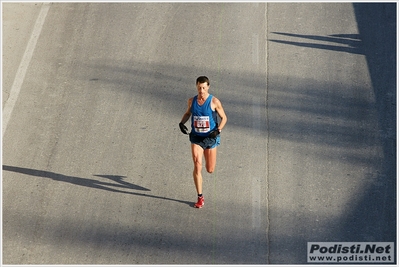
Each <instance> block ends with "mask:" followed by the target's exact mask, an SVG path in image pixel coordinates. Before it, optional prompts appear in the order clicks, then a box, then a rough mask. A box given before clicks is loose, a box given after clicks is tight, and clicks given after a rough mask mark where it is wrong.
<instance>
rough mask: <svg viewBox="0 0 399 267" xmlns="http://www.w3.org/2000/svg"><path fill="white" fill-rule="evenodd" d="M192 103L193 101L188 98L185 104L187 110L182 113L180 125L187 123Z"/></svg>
mask: <svg viewBox="0 0 399 267" xmlns="http://www.w3.org/2000/svg"><path fill="white" fill-rule="evenodd" d="M192 102H193V99H192V98H190V99H189V100H188V102H187V110H186V112H185V113H184V115H183V118H182V119H181V121H180V122H181V123H183V124H185V123H186V122H187V121H188V119H190V116H191V103H192Z"/></svg>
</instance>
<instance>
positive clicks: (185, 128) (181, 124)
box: [179, 122, 188, 134]
mask: <svg viewBox="0 0 399 267" xmlns="http://www.w3.org/2000/svg"><path fill="white" fill-rule="evenodd" d="M179 127H180V131H181V132H182V133H184V134H188V129H187V127H186V125H184V124H183V123H181V122H180V123H179Z"/></svg>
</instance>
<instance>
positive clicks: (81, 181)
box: [3, 165, 193, 205]
mask: <svg viewBox="0 0 399 267" xmlns="http://www.w3.org/2000/svg"><path fill="white" fill-rule="evenodd" d="M3 170H4V171H10V172H16V173H22V174H26V175H30V176H36V177H42V178H51V179H53V180H54V181H60V182H66V183H71V184H74V185H80V186H85V187H90V188H96V189H102V190H106V191H110V192H115V193H124V194H131V195H135V196H143V197H150V198H157V199H164V200H170V201H176V202H180V203H184V204H187V205H193V203H192V202H189V201H183V200H178V199H173V198H167V197H161V196H154V195H147V194H143V193H136V192H127V191H122V190H118V189H115V188H112V187H116V188H122V189H134V190H141V191H151V190H150V189H148V188H145V187H142V186H138V185H135V184H132V183H129V182H126V181H123V178H125V177H126V176H120V175H98V174H96V175H94V176H97V177H102V178H107V179H110V180H112V181H115V182H117V183H108V182H101V181H98V180H94V179H88V178H81V177H75V176H68V175H63V174H59V173H55V172H49V171H43V170H36V169H29V168H22V167H15V166H8V165H3Z"/></svg>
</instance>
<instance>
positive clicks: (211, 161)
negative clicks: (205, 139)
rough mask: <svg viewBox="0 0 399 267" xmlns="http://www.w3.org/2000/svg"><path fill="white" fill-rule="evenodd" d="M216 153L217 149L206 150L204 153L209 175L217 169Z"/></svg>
mask: <svg viewBox="0 0 399 267" xmlns="http://www.w3.org/2000/svg"><path fill="white" fill-rule="evenodd" d="M216 151H217V148H216V147H214V148H211V149H205V151H204V156H205V161H206V171H207V172H209V173H213V172H214V170H215V167H216Z"/></svg>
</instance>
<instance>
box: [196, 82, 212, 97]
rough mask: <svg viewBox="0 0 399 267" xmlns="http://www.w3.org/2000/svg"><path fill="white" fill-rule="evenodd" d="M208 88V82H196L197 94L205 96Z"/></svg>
mask: <svg viewBox="0 0 399 267" xmlns="http://www.w3.org/2000/svg"><path fill="white" fill-rule="evenodd" d="M208 90H209V85H208V83H197V91H198V95H199V96H201V97H204V96H207V94H208Z"/></svg>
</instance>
